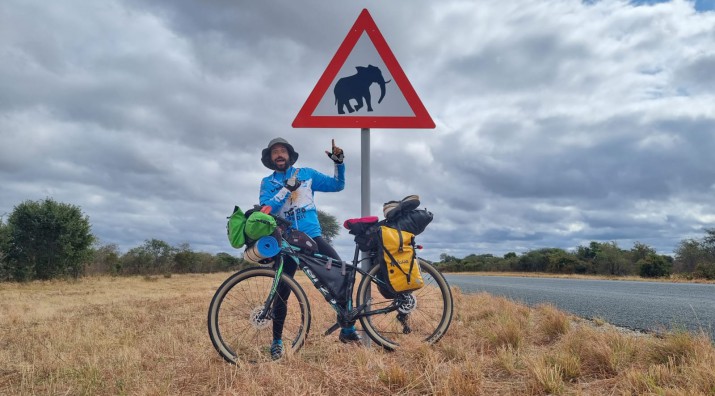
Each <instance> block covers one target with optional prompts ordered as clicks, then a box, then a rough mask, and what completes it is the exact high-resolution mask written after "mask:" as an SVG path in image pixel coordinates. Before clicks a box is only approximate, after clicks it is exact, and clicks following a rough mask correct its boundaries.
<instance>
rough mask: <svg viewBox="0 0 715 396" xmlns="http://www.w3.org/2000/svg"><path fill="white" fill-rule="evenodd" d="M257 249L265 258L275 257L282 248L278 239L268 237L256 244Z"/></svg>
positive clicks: (262, 238)
mask: <svg viewBox="0 0 715 396" xmlns="http://www.w3.org/2000/svg"><path fill="white" fill-rule="evenodd" d="M256 249H258V254H260V255H261V256H263V257H273V256H275V255H276V254H278V252H280V251H281V246H280V244H278V240H276V238H274V237H272V236H270V235H268V236H264V237H261V238H260V239H259V240H258V241H257V242H256Z"/></svg>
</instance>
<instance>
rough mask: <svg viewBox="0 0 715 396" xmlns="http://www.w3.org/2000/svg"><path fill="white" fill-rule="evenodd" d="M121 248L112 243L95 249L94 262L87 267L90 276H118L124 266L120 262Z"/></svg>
mask: <svg viewBox="0 0 715 396" xmlns="http://www.w3.org/2000/svg"><path fill="white" fill-rule="evenodd" d="M119 257H120V254H119V246H117V244H115V243H110V244H107V245H104V246H100V247H98V248H96V249H94V254H93V255H92V262H91V263H90V264H89V265H88V266H87V271H86V273H88V274H90V275H91V274H112V275H118V274H119V273H120V272H121V269H122V265H121V262H120V260H119Z"/></svg>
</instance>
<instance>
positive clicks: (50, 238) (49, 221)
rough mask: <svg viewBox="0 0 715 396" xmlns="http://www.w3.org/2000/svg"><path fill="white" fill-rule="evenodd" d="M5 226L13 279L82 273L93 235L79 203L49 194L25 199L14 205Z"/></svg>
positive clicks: (76, 275)
mask: <svg viewBox="0 0 715 396" xmlns="http://www.w3.org/2000/svg"><path fill="white" fill-rule="evenodd" d="M7 226H8V227H9V238H10V248H9V251H8V258H9V270H10V273H11V274H10V275H11V277H12V278H13V279H16V280H32V279H52V278H55V277H60V276H71V277H73V278H77V277H79V276H81V275H82V274H83V273H84V266H85V264H86V263H87V261H88V260H89V259H90V258H91V254H92V249H91V247H92V243H93V242H94V239H95V238H94V235H92V232H91V226H90V224H89V219H88V218H87V217H86V216H84V215H83V214H82V211H81V210H80V208H79V207H77V206H74V205H69V204H64V203H59V202H56V201H54V200H53V199H51V198H47V199H45V200H43V201H25V202H23V203H21V204H19V205H18V206H16V207H15V209H14V210H13V212H12V213H11V214H10V217H9V218H8V224H7Z"/></svg>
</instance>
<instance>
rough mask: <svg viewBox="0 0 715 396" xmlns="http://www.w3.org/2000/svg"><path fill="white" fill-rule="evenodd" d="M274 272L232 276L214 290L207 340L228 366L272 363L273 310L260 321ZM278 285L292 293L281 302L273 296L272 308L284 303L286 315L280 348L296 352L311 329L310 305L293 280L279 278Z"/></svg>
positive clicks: (246, 271)
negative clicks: (231, 364)
mask: <svg viewBox="0 0 715 396" xmlns="http://www.w3.org/2000/svg"><path fill="white" fill-rule="evenodd" d="M275 276H276V272H275V271H274V270H272V269H269V268H258V267H252V268H247V269H244V270H242V271H240V272H237V273H235V274H234V275H232V276H231V277H229V278H228V279H226V281H224V282H223V284H222V285H221V286H220V287H219V288H218V290H216V294H215V295H214V297H213V299H212V300H211V305H210V306H209V314H208V330H209V337H210V338H211V342H212V343H213V345H214V347H215V348H216V351H218V353H219V354H220V355H221V357H223V358H224V359H225V360H226V361H228V362H229V363H234V364H239V363H264V362H268V361H271V360H272V358H271V353H270V345H271V342H272V341H273V326H274V323H273V322H274V320H275V319H274V318H273V311H272V306H271V307H270V308H269V309H268V315H267V316H266V317H262V316H261V313H262V312H263V310H264V306H265V303H266V300H267V299H268V296H269V294H270V291H271V287H272V286H273V279H274V278H275ZM281 284H284V285H286V286H285V287H288V288H289V289H290V291H291V293H290V296H289V297H288V298H287V299H285V300H282V299H281V297H280V296H279V294H278V293H276V296H275V299H274V301H273V305H274V304H276V302H278V301H284V302H285V304H286V306H287V314H286V317H285V321H284V325H283V345H284V346H285V348H286V352H287V353H293V352H296V351H298V350H299V349H300V348H301V347H302V346H303V343H304V342H305V338H306V336H307V334H308V330H309V329H310V305H309V304H308V298H307V297H306V295H305V292H304V291H303V289H302V288H301V287H300V285H298V283H296V281H295V280H294V279H293V278H290V277H288V276H286V275H281ZM288 351H290V352H288Z"/></svg>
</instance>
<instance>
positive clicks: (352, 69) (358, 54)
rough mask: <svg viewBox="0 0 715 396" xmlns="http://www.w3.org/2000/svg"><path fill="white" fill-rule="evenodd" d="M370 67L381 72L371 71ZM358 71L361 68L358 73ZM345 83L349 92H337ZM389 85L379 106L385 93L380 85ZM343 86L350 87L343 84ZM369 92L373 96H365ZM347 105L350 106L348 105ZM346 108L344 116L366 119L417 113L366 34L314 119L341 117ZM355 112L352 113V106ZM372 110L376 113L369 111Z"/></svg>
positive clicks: (346, 61)
mask: <svg viewBox="0 0 715 396" xmlns="http://www.w3.org/2000/svg"><path fill="white" fill-rule="evenodd" d="M369 66H373V67H375V68H377V70H375V69H371V68H369ZM358 67H361V68H363V69H361V70H360V71H358ZM344 78H345V79H346V80H343V82H346V81H348V80H352V81H351V82H350V84H349V85H350V88H352V90H349V89H343V90H341V89H340V88H341V87H340V86H339V87H338V89H336V85H337V84H338V81H340V80H342V79H344ZM380 80H382V81H387V83H386V84H385V85H384V86H385V96H384V97H383V99H382V102H378V100H379V99H380V94H381V89H380V84H379V81H380ZM341 85H348V84H342V83H341ZM365 89H367V90H368V91H367V92H368V93H369V95H367V96H366V95H363V94H364V93H365V91H364V90H365ZM340 95H342V99H344V100H345V102H341V101H340V100H338V99H339V97H340ZM359 101H362V102H363V103H362V107H360V108H357V109H356V107H358V105H359V103H358V102H359ZM346 102H347V103H346ZM340 105H342V111H343V114H346V115H348V114H349V115H351V116H357V117H361V116H362V117H364V116H398V117H400V116H401V117H414V116H415V113H414V112H413V111H412V108H410V105H409V104H408V103H407V99H405V96H404V95H403V94H402V90H400V87H399V86H398V85H397V84H396V83H395V80H394V79H393V78H392V74H391V73H390V71H389V70H388V68H387V66H385V62H383V60H382V58H381V57H380V54H378V53H377V49H376V48H375V46H374V45H373V44H372V41H370V38H369V37H368V36H367V34H366V33H364V32H363V34H362V35H361V36H360V39H359V40H358V42H357V43H356V44H355V47H354V48H353V50H352V52H351V53H350V55H349V56H348V58H347V59H346V60H345V63H344V64H343V66H342V67H341V68H340V71H339V72H338V74H337V76H336V78H335V80H333V82H332V83H331V84H330V89H328V90H327V91H326V92H325V95H324V96H323V98H322V99H321V100H320V102H318V106H317V107H316V108H315V111H313V115H314V116H333V115H340V114H341V113H340V112H339V109H338V107H339V106H340ZM347 105H350V107H352V108H353V110H355V111H354V112H352V113H351V112H350V111H349V110H348V108H347V107H348V106H347ZM369 108H372V111H370V110H369Z"/></svg>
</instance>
